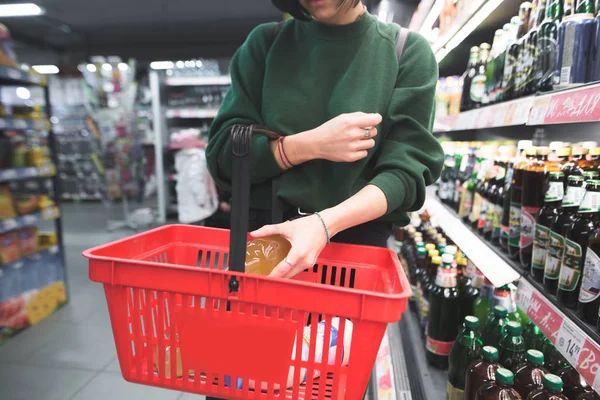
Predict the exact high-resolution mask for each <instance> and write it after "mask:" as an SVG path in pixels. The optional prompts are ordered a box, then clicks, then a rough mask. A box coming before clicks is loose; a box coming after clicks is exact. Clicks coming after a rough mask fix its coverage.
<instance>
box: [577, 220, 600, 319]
mask: <svg viewBox="0 0 600 400" xmlns="http://www.w3.org/2000/svg"><path fill="white" fill-rule="evenodd" d="M599 309H600V224H598V225H597V228H596V230H594V232H593V233H592V234H591V236H590V239H589V241H588V249H587V253H586V255H585V261H584V265H583V276H582V278H581V290H580V292H579V305H578V306H577V312H578V314H579V317H580V318H581V319H583V320H584V321H585V322H587V323H590V324H594V325H595V324H596V323H597V322H598V310H599Z"/></svg>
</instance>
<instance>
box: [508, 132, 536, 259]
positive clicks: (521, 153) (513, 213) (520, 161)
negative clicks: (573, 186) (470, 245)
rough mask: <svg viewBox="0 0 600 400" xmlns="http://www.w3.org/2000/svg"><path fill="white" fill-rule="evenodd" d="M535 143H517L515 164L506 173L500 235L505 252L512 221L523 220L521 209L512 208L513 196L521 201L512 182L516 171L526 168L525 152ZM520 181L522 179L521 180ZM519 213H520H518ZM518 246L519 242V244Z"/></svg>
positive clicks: (519, 194)
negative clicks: (514, 191) (514, 190)
mask: <svg viewBox="0 0 600 400" xmlns="http://www.w3.org/2000/svg"><path fill="white" fill-rule="evenodd" d="M532 144H533V142H532V141H531V140H519V142H518V143H517V154H516V159H515V160H514V162H512V163H511V162H509V164H508V170H507V172H506V179H505V180H504V199H503V200H502V221H501V223H500V225H501V233H500V248H501V249H502V250H504V251H507V252H508V250H509V242H510V238H511V227H512V225H511V223H510V221H511V219H512V220H513V221H519V220H520V218H521V213H520V208H519V209H518V210H517V209H516V205H515V208H514V209H513V208H511V207H512V203H513V200H512V198H513V194H514V196H515V199H517V198H518V199H519V204H520V201H521V200H520V199H521V192H520V188H517V190H518V191H519V192H518V193H513V187H512V182H513V180H514V179H515V171H516V170H517V169H521V168H523V167H524V166H525V164H526V162H527V157H526V155H525V150H526V149H527V148H529V147H531V146H532ZM519 180H520V178H519ZM517 211H518V212H517ZM513 234H514V235H516V234H518V232H516V233H513ZM517 244H518V242H517Z"/></svg>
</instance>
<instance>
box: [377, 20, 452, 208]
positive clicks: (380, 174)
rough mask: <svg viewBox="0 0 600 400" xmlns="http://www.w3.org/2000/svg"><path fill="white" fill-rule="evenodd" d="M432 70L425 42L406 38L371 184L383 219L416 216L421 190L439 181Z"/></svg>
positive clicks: (433, 63)
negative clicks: (383, 208)
mask: <svg viewBox="0 0 600 400" xmlns="http://www.w3.org/2000/svg"><path fill="white" fill-rule="evenodd" d="M437 79H438V65H437V62H436V60H435V56H434V54H433V52H432V50H431V46H430V45H429V43H427V41H426V40H425V38H423V37H422V36H421V35H419V34H418V33H415V32H411V33H410V37H409V40H408V41H407V44H406V48H405V51H404V54H403V56H402V59H401V60H400V67H399V71H398V77H397V80H396V86H395V89H394V91H393V94H392V97H391V99H390V102H389V108H388V112H387V114H386V115H384V120H383V128H384V132H387V136H386V137H385V140H384V142H383V143H382V146H381V153H380V154H379V157H378V159H377V161H376V165H375V170H374V174H375V176H374V178H373V179H372V180H371V182H370V183H371V184H373V185H375V186H377V187H379V188H380V189H381V190H382V191H383V193H384V194H385V196H386V198H387V202H388V213H391V212H393V211H395V210H398V209H400V210H402V211H413V210H418V209H419V208H420V207H421V206H422V205H423V203H424V201H425V188H426V186H428V185H431V184H432V183H434V182H435V181H436V180H437V179H438V177H439V176H440V173H441V170H442V165H443V161H444V152H443V150H442V147H441V146H440V144H439V143H438V141H437V140H436V139H435V137H434V136H433V134H432V128H433V120H434V116H435V89H436V83H437Z"/></svg>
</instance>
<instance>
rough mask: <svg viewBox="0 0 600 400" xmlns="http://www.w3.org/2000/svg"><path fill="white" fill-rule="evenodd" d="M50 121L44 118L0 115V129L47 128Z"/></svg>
mask: <svg viewBox="0 0 600 400" xmlns="http://www.w3.org/2000/svg"><path fill="white" fill-rule="evenodd" d="M49 128H50V122H49V121H48V120H46V119H27V118H12V117H0V129H6V130H29V129H35V130H39V131H41V130H48V129H49Z"/></svg>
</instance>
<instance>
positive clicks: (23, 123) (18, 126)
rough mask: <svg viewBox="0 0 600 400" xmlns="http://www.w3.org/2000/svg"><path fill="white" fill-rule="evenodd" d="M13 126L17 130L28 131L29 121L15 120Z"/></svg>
mask: <svg viewBox="0 0 600 400" xmlns="http://www.w3.org/2000/svg"><path fill="white" fill-rule="evenodd" d="M13 125H14V126H15V129H27V121H25V120H24V119H14V120H13Z"/></svg>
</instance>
